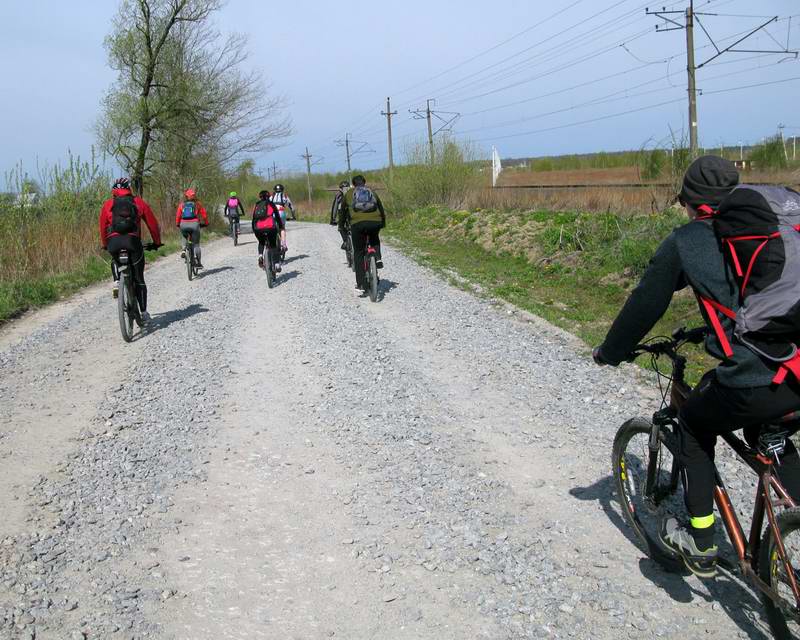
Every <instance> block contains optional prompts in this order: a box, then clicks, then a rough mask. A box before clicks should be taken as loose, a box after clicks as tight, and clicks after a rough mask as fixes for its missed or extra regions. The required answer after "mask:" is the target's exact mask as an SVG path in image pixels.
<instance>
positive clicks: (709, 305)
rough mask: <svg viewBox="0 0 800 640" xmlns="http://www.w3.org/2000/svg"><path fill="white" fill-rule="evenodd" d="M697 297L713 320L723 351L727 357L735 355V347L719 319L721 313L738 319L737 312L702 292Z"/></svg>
mask: <svg viewBox="0 0 800 640" xmlns="http://www.w3.org/2000/svg"><path fill="white" fill-rule="evenodd" d="M697 299H698V300H699V302H700V304H701V305H703V309H704V310H705V312H706V316H708V320H709V322H711V326H712V328H713V329H714V333H715V334H716V336H717V340H718V341H719V344H720V346H721V347H722V352H723V353H724V354H725V357H727V358H730V357H731V356H732V355H733V348H732V347H731V343H730V342H729V341H728V336H726V335H725V330H724V329H723V328H722V323H721V322H720V321H719V315H718V314H720V313H721V314H722V315H724V316H725V317H727V318H730V319H731V320H735V319H736V314H735V313H734V312H733V311H731V310H730V309H728V307H726V306H724V305H721V304H720V303H719V302H715V301H714V300H709V299H708V298H704V297H703V296H701V295H700V294H697Z"/></svg>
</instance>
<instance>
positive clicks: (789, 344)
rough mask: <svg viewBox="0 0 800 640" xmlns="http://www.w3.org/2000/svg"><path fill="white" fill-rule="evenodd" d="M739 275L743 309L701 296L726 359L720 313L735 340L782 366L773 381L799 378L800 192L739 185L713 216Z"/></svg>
mask: <svg viewBox="0 0 800 640" xmlns="http://www.w3.org/2000/svg"><path fill="white" fill-rule="evenodd" d="M712 219H713V223H714V231H715V233H716V235H717V238H719V241H720V243H721V245H722V250H723V252H724V254H725V256H726V259H727V260H728V261H729V264H730V267H731V269H732V271H733V273H734V274H735V276H736V283H737V285H738V287H739V303H740V306H739V309H738V311H736V312H734V311H733V310H731V309H728V308H727V307H724V306H723V305H721V304H719V302H717V301H714V300H708V299H706V298H701V303H702V304H703V306H704V308H705V310H706V313H707V315H708V316H709V320H710V322H711V325H712V327H713V328H714V330H715V332H716V334H717V339H718V340H719V342H720V345H721V346H722V349H723V351H724V352H725V355H727V356H730V355H731V354H732V353H733V351H732V349H731V346H730V343H729V342H728V339H727V336H726V335H725V333H724V331H723V330H722V327H721V324H720V322H719V316H718V314H722V315H725V316H727V317H729V318H731V319H733V320H734V322H735V327H734V331H733V334H734V339H735V340H736V341H737V342H740V343H742V344H743V345H745V346H746V347H748V348H749V349H751V350H752V351H754V352H755V353H757V354H758V355H760V356H762V357H763V358H765V359H767V360H770V361H772V362H775V363H778V364H779V365H780V366H779V369H778V374H777V375H776V376H775V380H774V382H776V383H780V382H783V380H784V379H785V377H786V375H787V374H788V373H790V372H791V373H793V374H794V375H795V376H797V377H798V378H799V379H800V353H799V352H798V349H797V344H796V343H797V340H798V338H800V194H798V193H797V192H796V191H794V190H792V189H787V188H785V187H777V186H766V185H739V186H738V187H736V188H735V189H734V190H733V191H732V192H731V193H730V194H729V195H728V196H727V197H726V198H725V199H724V200H723V201H722V203H721V204H720V207H719V210H718V211H717V212H715V214H714V215H713V217H712Z"/></svg>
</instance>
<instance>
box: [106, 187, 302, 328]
mask: <svg viewBox="0 0 800 640" xmlns="http://www.w3.org/2000/svg"><path fill="white" fill-rule="evenodd" d="M287 210H288V211H289V214H290V215H291V219H292V220H295V219H296V215H295V211H294V204H293V203H292V200H291V198H290V197H289V196H288V194H287V193H286V190H285V187H284V186H283V185H282V184H276V185H275V186H274V187H273V192H272V193H270V192H269V191H267V190H263V191H261V192H259V194H258V201H257V202H256V203H255V205H254V206H253V210H252V214H251V215H252V220H253V225H252V227H253V229H252V230H253V234H254V235H255V236H256V238H257V239H258V265H259V267H263V266H264V264H263V258H262V255H263V251H264V247H265V246H267V245H268V246H269V247H270V250H272V251H274V252H275V253H274V254H273V255H274V256H275V257H276V270H277V271H280V270H281V265H280V257H281V256H282V255H283V254H285V252H286V248H287V246H286V217H287ZM224 213H225V217H226V218H228V219H229V220H230V222H231V224H232V225H235V226H236V231H237V232H238V226H239V219H240V217H241V216H243V215H244V214H245V209H244V205H243V204H242V201H241V199H239V197H238V195H237V193H236V192H235V191H231V192H230V195H229V198H228V200H227V202H226V203H225V207H224ZM143 224H144V225H145V226H146V227H147V229H148V230H149V232H150V237H151V239H152V242H151V243H150V244H149V245H147V246H145V245H144V244H143V243H142V225H143ZM208 224H209V220H208V212H207V211H206V209H205V207H204V206H203V204H202V203H201V202H200V200H199V199H198V197H197V191H196V190H195V189H193V188H189V189H186V191H184V193H183V199H182V200H181V202H180V203H179V204H178V207H177V209H176V210H175V226H176V227H177V228H178V230H179V231H180V234H181V236H182V238H183V246H182V249H181V254H180V257H181V259H184V258H185V257H186V251H187V250H188V248H187V247H188V246H189V240H191V247H192V251H193V252H194V257H195V264H196V266H197V267H198V268H199V269H202V268H204V267H203V263H202V261H201V257H202V250H201V248H200V242H201V232H200V230H201V229H202V228H203V227H207V226H208ZM99 231H100V244H101V246H102V248H103V249H104V250H106V251H108V252H109V254H110V255H111V258H112V260H111V274H112V277H113V280H114V284H113V287H112V295H113V297H114V298H116V297H117V296H118V295H119V273H118V267H119V256H120V253H121V252H122V251H126V252H127V253H128V258H129V261H130V264H132V266H133V269H132V273H133V281H134V290H135V292H136V299H137V303H138V306H139V310H140V312H141V318H142V320H143V321H144V322H148V321H149V320H150V315H149V314H148V312H147V284H146V282H145V279H144V266H145V260H144V251H145V249H146V248H147V249H157V248H158V247H160V246H162V244H161V228H160V225H159V223H158V219H157V218H156V217H155V215H154V214H153V210H152V208H151V207H150V205H149V204H148V203H147V201H145V200H144V199H143V198H142V197H140V196H134V195H133V191H132V190H131V183H130V180H129V179H128V178H125V177H123V178H117V179H116V180H115V181H114V183H113V185H112V187H111V197H110V198H109V199H108V200H106V201H105V202H104V203H103V206H102V208H101V210H100V217H99Z"/></svg>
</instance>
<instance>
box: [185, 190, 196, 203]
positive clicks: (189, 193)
mask: <svg viewBox="0 0 800 640" xmlns="http://www.w3.org/2000/svg"><path fill="white" fill-rule="evenodd" d="M183 195H184V196H186V197H187V198H188V199H189V200H192V199H194V198H195V196H197V192H196V191H195V190H194V189H191V188H189V189H187V190H186V191H184V192H183Z"/></svg>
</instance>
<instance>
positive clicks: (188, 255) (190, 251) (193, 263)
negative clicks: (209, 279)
mask: <svg viewBox="0 0 800 640" xmlns="http://www.w3.org/2000/svg"><path fill="white" fill-rule="evenodd" d="M207 226H208V225H205V224H201V225H200V227H201V228H204V227H207ZM184 238H186V246H185V248H184V252H183V259H184V262H186V275H187V276H188V278H189V282H191V281H192V278H194V277H195V276H196V275H197V274H198V273H200V267H199V266H198V264H197V258H196V257H195V255H194V242H193V241H192V235H191V234H187V235H186V236H184Z"/></svg>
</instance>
